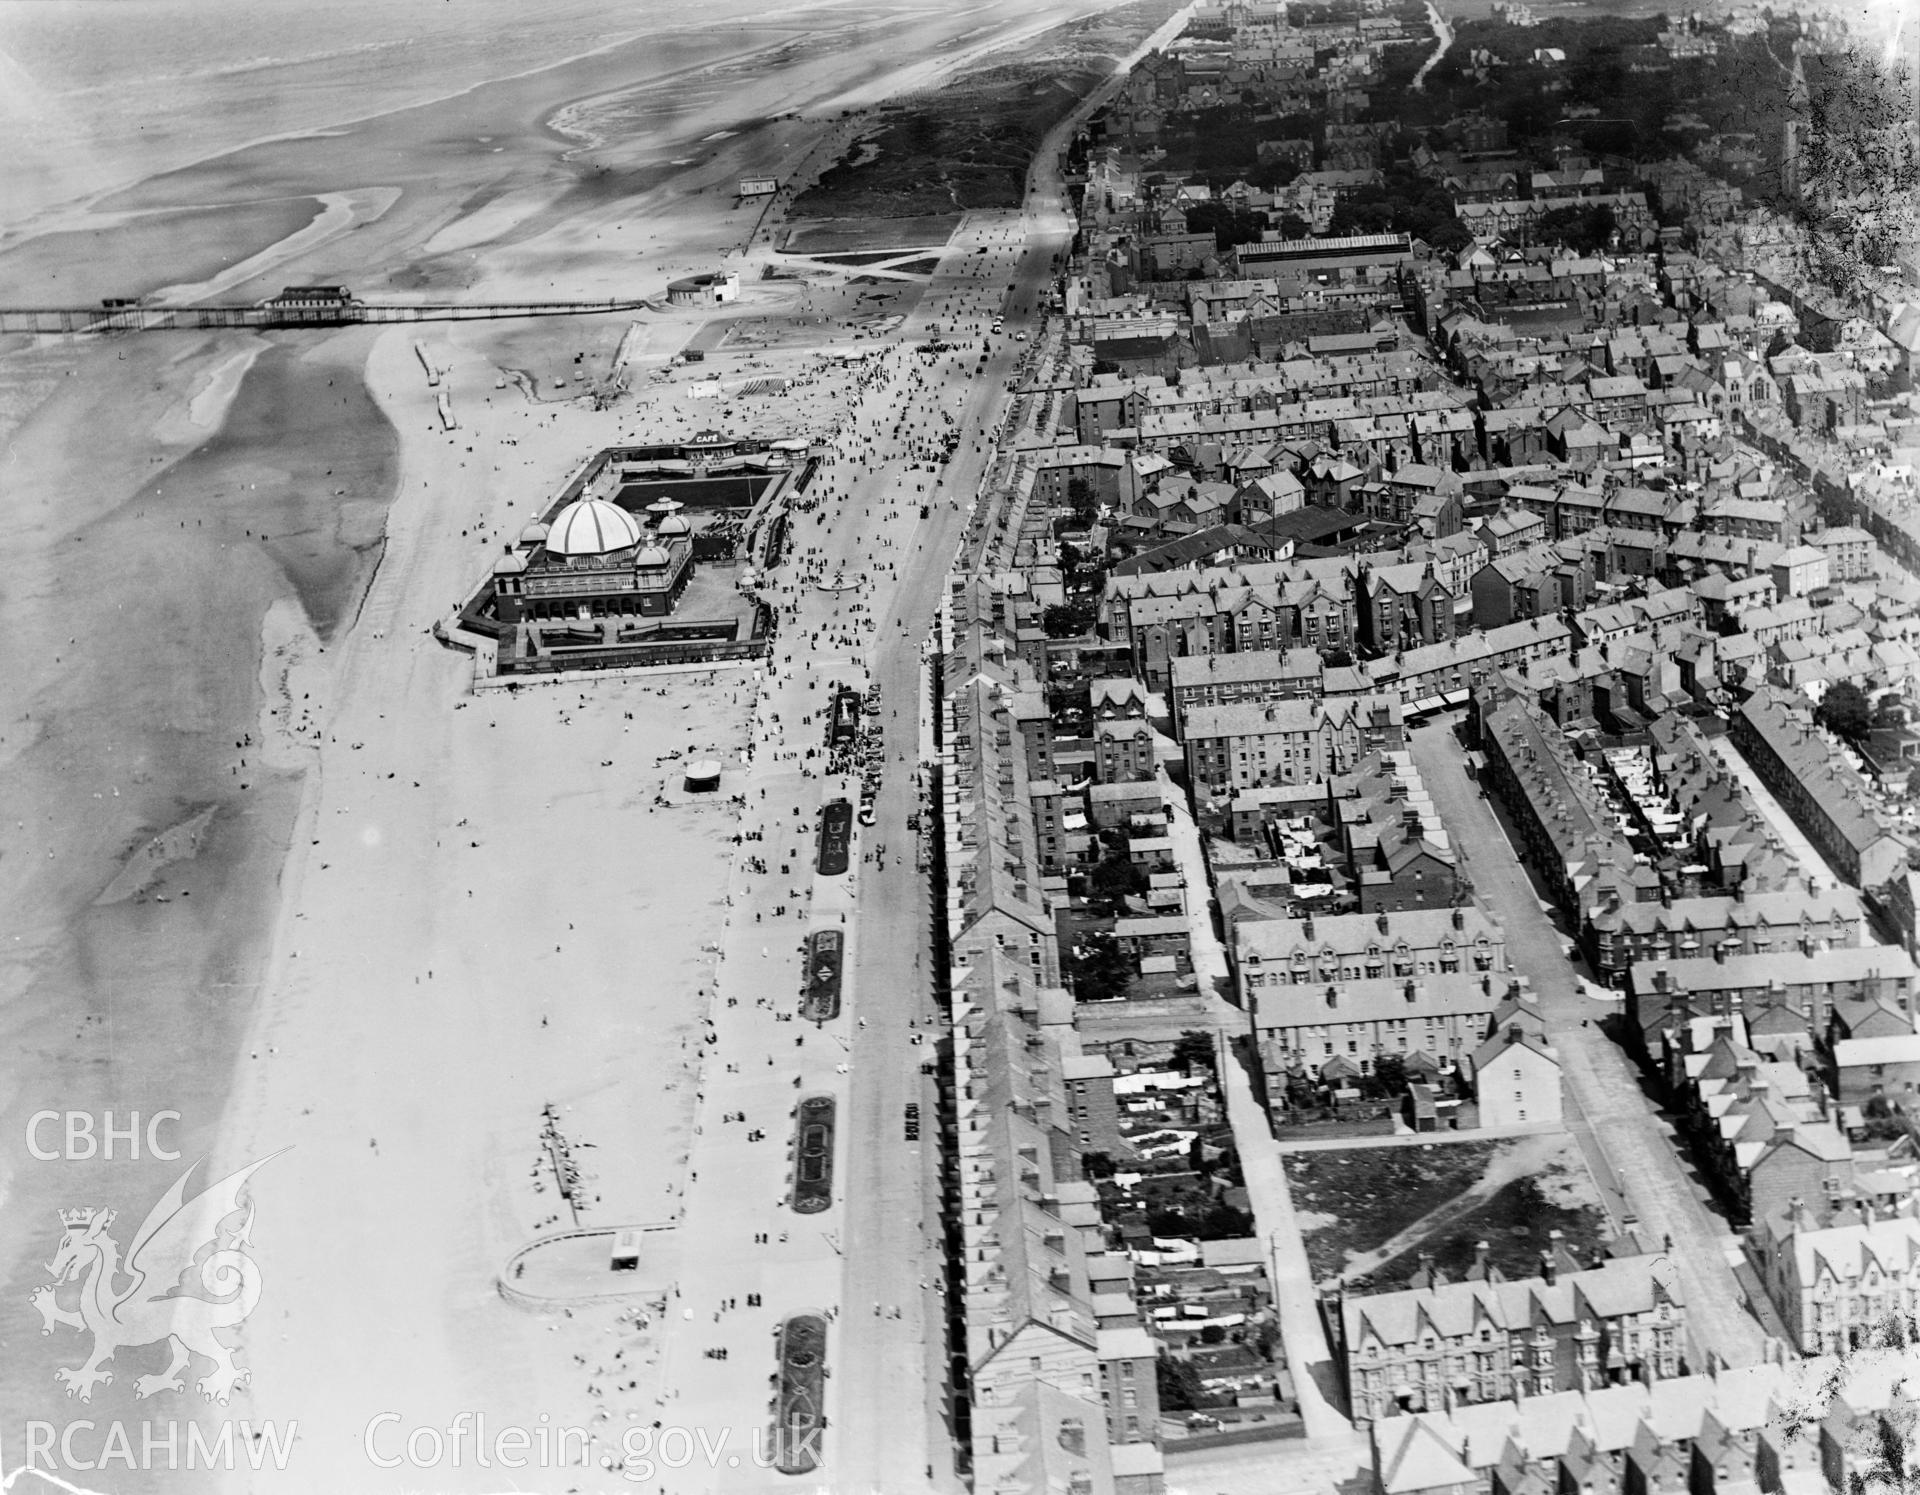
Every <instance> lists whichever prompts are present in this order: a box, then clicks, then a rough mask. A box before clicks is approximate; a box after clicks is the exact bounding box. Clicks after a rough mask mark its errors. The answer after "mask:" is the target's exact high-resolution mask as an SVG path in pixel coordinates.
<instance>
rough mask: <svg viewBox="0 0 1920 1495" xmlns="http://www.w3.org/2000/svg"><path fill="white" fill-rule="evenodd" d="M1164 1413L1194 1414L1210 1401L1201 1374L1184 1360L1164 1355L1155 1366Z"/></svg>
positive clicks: (1161, 1406)
mask: <svg viewBox="0 0 1920 1495" xmlns="http://www.w3.org/2000/svg"><path fill="white" fill-rule="evenodd" d="M1154 1380H1155V1382H1156V1383H1158V1389H1159V1392H1160V1410H1161V1411H1163V1412H1194V1411H1198V1410H1199V1409H1200V1408H1202V1407H1204V1406H1206V1405H1207V1404H1208V1402H1209V1401H1210V1398H1209V1397H1208V1395H1207V1389H1206V1387H1205V1386H1203V1385H1202V1384H1201V1382H1200V1373H1199V1372H1198V1371H1197V1370H1195V1369H1194V1368H1193V1367H1192V1366H1191V1365H1189V1364H1188V1363H1187V1362H1186V1361H1184V1360H1175V1359H1174V1358H1173V1357H1172V1356H1171V1355H1162V1356H1161V1357H1160V1359H1159V1360H1158V1361H1157V1362H1156V1363H1155V1366H1154Z"/></svg>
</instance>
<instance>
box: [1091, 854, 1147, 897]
mask: <svg viewBox="0 0 1920 1495" xmlns="http://www.w3.org/2000/svg"><path fill="white" fill-rule="evenodd" d="M1087 881H1088V883H1089V884H1090V885H1091V886H1092V888H1093V892H1094V894H1095V896H1097V897H1100V898H1104V899H1106V900H1107V902H1109V903H1115V904H1117V903H1120V902H1122V901H1123V900H1125V899H1126V898H1127V897H1128V896H1129V895H1132V896H1134V897H1141V896H1143V895H1144V894H1145V893H1146V891H1147V889H1148V888H1149V887H1151V886H1152V884H1151V883H1150V882H1149V881H1148V878H1147V873H1146V869H1145V868H1144V867H1141V866H1139V865H1137V864H1136V863H1135V862H1134V860H1133V858H1132V857H1130V856H1129V855H1127V852H1126V850H1125V848H1124V847H1123V848H1121V849H1120V850H1118V851H1109V852H1108V853H1107V854H1106V855H1105V856H1104V857H1102V858H1101V859H1100V862H1099V865H1097V866H1096V867H1095V868H1094V869H1093V875H1092V876H1091V877H1089V878H1088V879H1087Z"/></svg>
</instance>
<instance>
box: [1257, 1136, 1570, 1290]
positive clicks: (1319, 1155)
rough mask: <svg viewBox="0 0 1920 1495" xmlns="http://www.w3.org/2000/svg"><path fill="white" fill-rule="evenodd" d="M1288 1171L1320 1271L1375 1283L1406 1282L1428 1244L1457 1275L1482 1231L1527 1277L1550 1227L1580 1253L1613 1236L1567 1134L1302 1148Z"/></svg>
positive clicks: (1499, 1261) (1494, 1250)
mask: <svg viewBox="0 0 1920 1495" xmlns="http://www.w3.org/2000/svg"><path fill="white" fill-rule="evenodd" d="M1287 1177H1288V1181H1289V1183H1290V1185H1291V1187H1292V1190H1293V1202H1294V1205H1295V1207H1296V1208H1297V1209H1298V1210H1299V1211H1300V1215H1301V1221H1300V1223H1301V1228H1302V1230H1303V1232H1304V1234H1305V1236H1306V1245H1307V1259H1308V1261H1309V1262H1311V1263H1312V1266H1313V1270H1314V1275H1315V1276H1316V1277H1319V1278H1322V1279H1325V1278H1328V1277H1332V1276H1334V1275H1336V1274H1337V1273H1340V1272H1343V1271H1344V1272H1347V1273H1350V1274H1353V1277H1354V1279H1355V1283H1354V1285H1356V1286H1362V1284H1364V1285H1363V1290H1367V1291H1372V1292H1393V1291H1397V1290H1398V1289H1400V1288H1402V1287H1404V1286H1405V1285H1406V1279H1407V1278H1408V1276H1409V1275H1411V1274H1412V1273H1413V1272H1414V1271H1415V1269H1416V1268H1418V1266H1419V1265H1420V1253H1421V1252H1423V1251H1431V1252H1432V1253H1433V1255H1434V1264H1435V1266H1437V1267H1438V1268H1439V1269H1440V1270H1441V1271H1443V1272H1445V1273H1446V1274H1447V1275H1448V1276H1449V1277H1451V1278H1453V1279H1454V1280H1456V1281H1457V1280H1459V1278H1460V1277H1461V1276H1462V1275H1463V1274H1464V1273H1465V1271H1466V1269H1467V1268H1468V1267H1470V1266H1471V1265H1472V1264H1473V1259H1474V1246H1475V1245H1476V1243H1478V1242H1480V1241H1485V1242H1486V1243H1487V1248H1488V1256H1489V1259H1490V1260H1491V1262H1492V1263H1493V1265H1494V1266H1496V1267H1498V1268H1499V1269H1500V1270H1501V1271H1502V1272H1503V1273H1505V1274H1506V1275H1507V1276H1509V1277H1531V1276H1534V1275H1535V1274H1537V1273H1538V1272H1539V1270H1540V1253H1541V1251H1543V1250H1545V1249H1546V1248H1547V1246H1548V1244H1549V1241H1550V1237H1549V1232H1550V1231H1554V1230H1558V1231H1560V1232H1561V1234H1562V1237H1563V1239H1564V1243H1565V1245H1566V1246H1567V1248H1568V1249H1569V1250H1571V1251H1572V1252H1573V1253H1574V1255H1575V1256H1577V1257H1578V1258H1579V1259H1580V1260H1581V1261H1583V1262H1585V1261H1589V1260H1591V1259H1592V1257H1593V1253H1594V1250H1595V1248H1596V1247H1598V1246H1599V1245H1600V1243H1601V1242H1602V1241H1604V1240H1605V1239H1606V1238H1607V1218H1606V1212H1605V1209H1604V1207H1603V1206H1602V1204H1601V1201H1600V1196H1599V1192H1598V1191H1597V1190H1596V1189H1595V1188H1594V1186H1593V1180H1592V1179H1591V1177H1589V1175H1588V1173H1587V1167H1586V1163H1585V1161H1584V1160H1583V1159H1582V1158H1581V1156H1580V1150H1579V1147H1578V1145H1577V1144H1576V1143H1575V1142H1574V1140H1573V1139H1572V1138H1571V1137H1568V1136H1566V1135H1564V1134H1558V1133H1556V1134H1549V1135H1542V1136H1536V1137H1523V1138H1517V1139H1510V1140H1506V1141H1499V1142H1459V1143H1446V1144H1440V1145H1435V1146H1428V1147H1378V1148H1353V1149H1347V1150H1342V1151H1339V1152H1311V1153H1295V1154H1292V1155H1291V1156H1289V1157H1288V1159H1287Z"/></svg>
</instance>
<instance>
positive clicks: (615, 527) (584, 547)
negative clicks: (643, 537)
mask: <svg viewBox="0 0 1920 1495" xmlns="http://www.w3.org/2000/svg"><path fill="white" fill-rule="evenodd" d="M639 543H640V526H639V525H638V524H637V523H635V522H634V518H633V515H631V514H629V513H628V512H627V511H626V510H625V509H623V508H621V507H620V506H619V505H618V504H610V503H608V502H607V501H606V500H605V499H604V498H579V499H575V500H574V501H573V502H572V503H570V504H568V505H567V506H566V507H565V508H564V509H562V510H561V511H560V512H559V513H558V514H556V515H554V516H553V527H552V528H551V529H550V530H549V531H548V533H547V549H548V550H549V551H551V552H552V553H553V554H555V555H605V554H606V553H607V552H608V551H610V550H625V549H626V548H627V547H628V546H630V545H638V544H639Z"/></svg>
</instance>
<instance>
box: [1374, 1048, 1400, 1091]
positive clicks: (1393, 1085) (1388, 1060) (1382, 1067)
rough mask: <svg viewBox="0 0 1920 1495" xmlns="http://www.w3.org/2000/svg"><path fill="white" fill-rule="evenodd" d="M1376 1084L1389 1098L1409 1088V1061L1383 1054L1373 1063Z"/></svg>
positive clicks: (1395, 1055) (1397, 1056)
mask: <svg viewBox="0 0 1920 1495" xmlns="http://www.w3.org/2000/svg"><path fill="white" fill-rule="evenodd" d="M1373 1078H1374V1083H1375V1084H1377V1085H1378V1086H1379V1087H1380V1093H1381V1094H1382V1095H1385V1096H1388V1097H1389V1098H1391V1097H1393V1096H1396V1095H1398V1094H1400V1092H1401V1091H1403V1090H1405V1089H1406V1088H1407V1061H1406V1060H1404V1059H1402V1058H1401V1057H1400V1056H1399V1055H1398V1054H1382V1055H1381V1056H1380V1057H1379V1058H1378V1059H1375V1060H1374V1061H1373Z"/></svg>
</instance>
